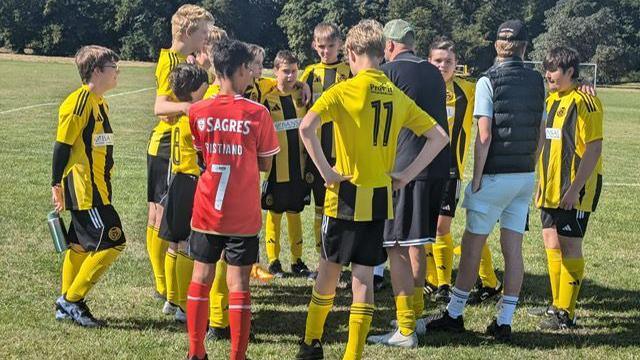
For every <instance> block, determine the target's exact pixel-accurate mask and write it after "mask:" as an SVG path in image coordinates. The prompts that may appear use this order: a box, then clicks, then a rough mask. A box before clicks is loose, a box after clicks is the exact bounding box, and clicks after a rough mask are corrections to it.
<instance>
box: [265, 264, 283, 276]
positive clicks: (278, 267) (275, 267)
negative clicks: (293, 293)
mask: <svg viewBox="0 0 640 360" xmlns="http://www.w3.org/2000/svg"><path fill="white" fill-rule="evenodd" d="M267 270H268V271H269V273H270V274H271V275H273V276H274V277H277V278H281V277H284V270H282V264H280V260H273V262H272V263H271V264H269V268H268V269H267Z"/></svg>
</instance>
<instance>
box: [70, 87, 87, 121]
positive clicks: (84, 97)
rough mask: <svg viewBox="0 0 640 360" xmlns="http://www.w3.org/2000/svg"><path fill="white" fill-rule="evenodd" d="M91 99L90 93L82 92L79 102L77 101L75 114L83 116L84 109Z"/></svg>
mask: <svg viewBox="0 0 640 360" xmlns="http://www.w3.org/2000/svg"><path fill="white" fill-rule="evenodd" d="M88 98H89V92H88V91H86V90H82V92H80V95H78V100H76V106H75V108H74V109H73V114H74V115H77V116H81V115H82V113H83V112H84V108H85V106H86V105H87V99H88Z"/></svg>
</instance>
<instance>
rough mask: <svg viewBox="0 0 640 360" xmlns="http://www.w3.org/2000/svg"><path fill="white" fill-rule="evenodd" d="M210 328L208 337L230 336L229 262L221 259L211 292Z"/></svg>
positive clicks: (215, 338)
mask: <svg viewBox="0 0 640 360" xmlns="http://www.w3.org/2000/svg"><path fill="white" fill-rule="evenodd" d="M209 302H210V305H209V330H208V333H207V339H210V340H217V339H228V338H229V336H230V335H229V287H228V286H227V263H226V262H225V261H224V260H223V259H220V261H218V263H217V264H216V276H215V278H214V279H213V285H212V286H211V291H210V292H209Z"/></svg>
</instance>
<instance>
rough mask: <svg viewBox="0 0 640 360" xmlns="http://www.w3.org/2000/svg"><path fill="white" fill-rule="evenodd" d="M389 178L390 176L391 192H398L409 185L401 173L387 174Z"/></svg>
mask: <svg viewBox="0 0 640 360" xmlns="http://www.w3.org/2000/svg"><path fill="white" fill-rule="evenodd" d="M389 176H391V187H392V188H393V191H397V190H400V189H402V188H403V187H405V186H407V184H408V183H409V181H407V179H405V178H404V177H403V176H402V173H401V172H393V173H391V174H389Z"/></svg>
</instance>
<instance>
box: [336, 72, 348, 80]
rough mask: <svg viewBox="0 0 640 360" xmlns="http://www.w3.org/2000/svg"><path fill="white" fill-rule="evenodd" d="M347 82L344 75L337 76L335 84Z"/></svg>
mask: <svg viewBox="0 0 640 360" xmlns="http://www.w3.org/2000/svg"><path fill="white" fill-rule="evenodd" d="M345 80H347V76H346V75H344V74H338V79H337V81H336V82H340V81H345Z"/></svg>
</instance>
